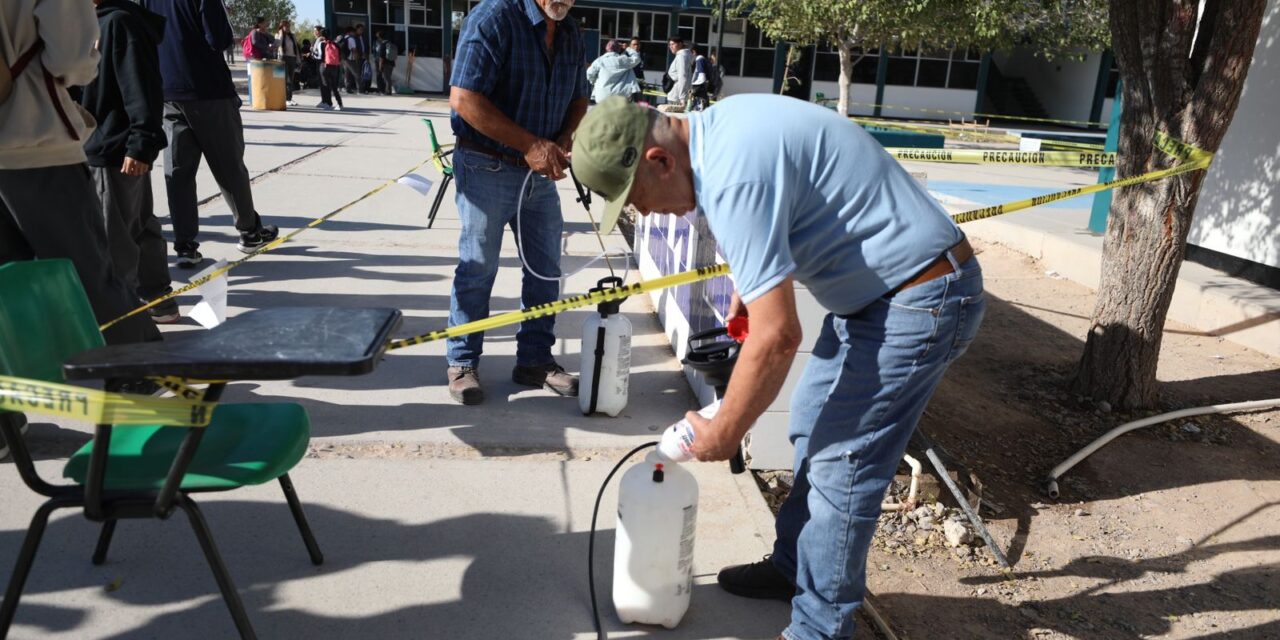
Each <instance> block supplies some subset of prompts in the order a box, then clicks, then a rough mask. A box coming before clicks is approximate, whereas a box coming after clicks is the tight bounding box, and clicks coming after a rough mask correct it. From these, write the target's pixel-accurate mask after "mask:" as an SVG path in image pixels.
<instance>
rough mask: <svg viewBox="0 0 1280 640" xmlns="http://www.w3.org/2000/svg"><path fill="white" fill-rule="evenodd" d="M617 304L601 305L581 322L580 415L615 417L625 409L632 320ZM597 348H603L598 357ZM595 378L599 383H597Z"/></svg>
mask: <svg viewBox="0 0 1280 640" xmlns="http://www.w3.org/2000/svg"><path fill="white" fill-rule="evenodd" d="M618 304H619V303H616V302H614V303H604V304H602V305H600V307H601V309H600V312H599V313H593V314H591V316H590V317H588V318H587V320H586V321H585V322H583V323H582V367H581V369H580V371H581V372H582V373H581V378H580V379H579V381H578V408H580V409H582V413H583V415H590V414H592V413H596V412H599V413H605V414H608V415H609V416H611V417H616V416H617V415H618V414H619V413H621V412H622V410H623V409H625V408H626V406H627V388H628V387H629V386H630V384H629V382H630V378H631V321H630V320H628V319H627V317H626V316H624V315H622V314H621V313H620V312H619V310H618ZM606 305H609V307H610V308H606ZM598 348H600V349H602V352H601V353H599V354H597V353H596V351H597V349H598ZM597 362H599V367H598V370H597V366H596V363H597ZM597 376H598V377H599V383H597V382H596V379H597Z"/></svg>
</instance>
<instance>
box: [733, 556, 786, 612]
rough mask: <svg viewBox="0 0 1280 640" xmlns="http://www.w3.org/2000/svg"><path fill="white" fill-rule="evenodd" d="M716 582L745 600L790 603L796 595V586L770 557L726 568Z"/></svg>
mask: <svg viewBox="0 0 1280 640" xmlns="http://www.w3.org/2000/svg"><path fill="white" fill-rule="evenodd" d="M716 582H719V583H720V588H721V589H724V590H725V591H728V592H729V593H732V594H733V595H735V596H742V597H744V598H755V599H757V600H783V601H787V602H790V601H791V598H792V597H794V596H795V595H796V586H795V585H794V584H791V580H790V579H788V578H787V576H786V575H784V574H783V573H782V572H781V571H779V570H778V567H776V566H774V564H773V560H772V559H771V557H770V556H765V557H764V559H762V560H760V561H759V562H752V563H751V564H737V565H733V566H731V567H725V568H723V569H721V570H720V574H719V575H717V576H716Z"/></svg>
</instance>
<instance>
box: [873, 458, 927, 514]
mask: <svg viewBox="0 0 1280 640" xmlns="http://www.w3.org/2000/svg"><path fill="white" fill-rule="evenodd" d="M902 459H903V460H904V461H905V462H906V463H907V465H908V466H910V467H911V488H910V489H908V490H907V499H906V500H903V501H902V502H892V503H890V502H886V503H883V504H881V505H880V510H881V511H901V510H903V509H906V508H907V505H914V504H915V503H916V494H917V493H919V491H920V472H921V471H922V470H923V467H922V466H921V465H920V461H919V460H916V459H915V458H912V457H911V455H910V454H906V453H904V454H902Z"/></svg>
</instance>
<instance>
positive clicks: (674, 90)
mask: <svg viewBox="0 0 1280 640" xmlns="http://www.w3.org/2000/svg"><path fill="white" fill-rule="evenodd" d="M667 48H668V49H670V51H671V55H672V56H674V57H673V58H672V59H671V66H670V67H668V68H667V77H669V78H671V89H670V90H669V91H667V104H666V105H663V106H664V107H666V108H665V109H663V111H684V108H685V105H686V104H688V102H689V92H690V90H691V89H692V86H691V85H690V81H691V80H692V79H693V54H692V53H691V52H690V51H689V49H688V48H686V47H685V45H684V40H683V39H681V38H672V39H671V40H670V41H668V42H667Z"/></svg>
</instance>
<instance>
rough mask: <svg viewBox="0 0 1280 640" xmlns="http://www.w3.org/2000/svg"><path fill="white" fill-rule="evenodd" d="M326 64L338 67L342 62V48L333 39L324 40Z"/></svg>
mask: <svg viewBox="0 0 1280 640" xmlns="http://www.w3.org/2000/svg"><path fill="white" fill-rule="evenodd" d="M324 64H325V66H329V67H336V66H338V65H340V64H342V58H341V56H340V49H339V47H338V45H336V44H334V42H333V41H332V40H325V41H324Z"/></svg>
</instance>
